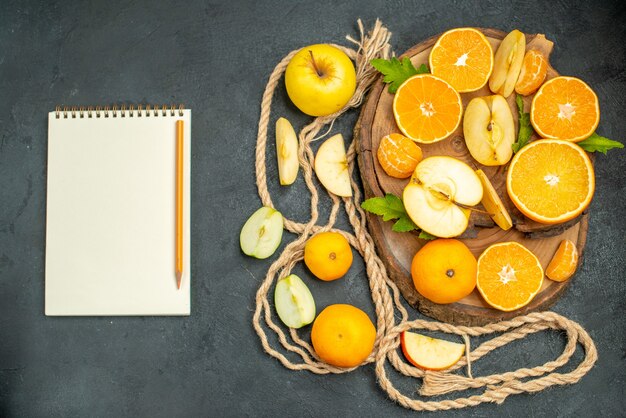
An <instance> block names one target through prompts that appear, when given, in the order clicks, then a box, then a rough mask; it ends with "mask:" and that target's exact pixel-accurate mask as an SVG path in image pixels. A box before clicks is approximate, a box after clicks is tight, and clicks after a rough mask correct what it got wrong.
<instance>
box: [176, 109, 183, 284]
mask: <svg viewBox="0 0 626 418" xmlns="http://www.w3.org/2000/svg"><path fill="white" fill-rule="evenodd" d="M183 132H184V125H183V121H182V120H177V121H176V283H177V285H178V288H179V289H180V286H181V283H182V278H183Z"/></svg>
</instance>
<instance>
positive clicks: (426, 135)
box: [393, 74, 463, 144]
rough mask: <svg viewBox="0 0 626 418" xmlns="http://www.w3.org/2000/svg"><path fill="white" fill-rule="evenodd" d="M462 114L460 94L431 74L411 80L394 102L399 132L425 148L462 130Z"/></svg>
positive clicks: (396, 95) (403, 84)
mask: <svg viewBox="0 0 626 418" xmlns="http://www.w3.org/2000/svg"><path fill="white" fill-rule="evenodd" d="M462 114H463V104H462V103H461V96H460V95H459V93H458V92H457V91H456V90H454V89H453V88H452V86H450V84H448V83H446V82H445V81H443V80H442V79H440V78H438V77H435V76H433V75H430V74H419V75H415V76H413V77H411V78H409V79H408V80H406V81H405V82H404V83H402V85H401V86H400V87H399V88H398V91H396V94H395V96H394V98H393V115H394V117H395V118H396V123H397V124H398V128H400V130H401V131H402V133H403V134H404V135H406V136H407V137H409V138H410V139H412V140H413V141H417V142H421V143H425V144H428V143H433V142H437V141H441V140H442V139H445V138H447V137H448V136H449V135H450V134H451V133H452V132H454V131H455V130H456V128H457V127H458V126H459V123H460V122H461V115H462Z"/></svg>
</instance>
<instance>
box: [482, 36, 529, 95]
mask: <svg viewBox="0 0 626 418" xmlns="http://www.w3.org/2000/svg"><path fill="white" fill-rule="evenodd" d="M525 54H526V36H525V35H524V34H523V33H522V32H520V31H518V30H517V29H515V30H513V31H511V32H510V33H509V34H508V35H507V36H505V37H504V39H503V40H502V42H501V43H500V46H498V50H497V51H496V55H495V57H494V64H493V72H492V73H491V77H490V78H489V89H490V90H491V91H492V92H494V93H497V94H501V95H502V96H504V97H509V95H510V94H511V93H513V90H514V89H515V83H517V78H518V77H519V73H520V71H521V70H522V62H523V61H524V55H525Z"/></svg>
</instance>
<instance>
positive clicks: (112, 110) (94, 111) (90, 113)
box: [54, 104, 184, 119]
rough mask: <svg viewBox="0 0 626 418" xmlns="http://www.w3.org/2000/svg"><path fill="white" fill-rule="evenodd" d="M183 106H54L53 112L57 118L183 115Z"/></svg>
mask: <svg viewBox="0 0 626 418" xmlns="http://www.w3.org/2000/svg"><path fill="white" fill-rule="evenodd" d="M183 110H184V106H183V105H182V104H180V105H178V106H177V105H174V104H172V105H169V106H168V105H149V104H147V105H142V104H138V105H132V104H131V105H125V104H122V105H112V106H95V107H94V106H86V107H85V106H56V107H55V108H54V113H55V116H56V118H57V119H61V118H63V119H69V118H71V119H76V118H80V119H83V118H85V117H86V118H101V117H104V118H108V117H113V118H117V117H120V118H125V117H130V118H132V117H150V116H154V117H158V116H168V111H169V116H176V113H177V111H178V115H179V116H183Z"/></svg>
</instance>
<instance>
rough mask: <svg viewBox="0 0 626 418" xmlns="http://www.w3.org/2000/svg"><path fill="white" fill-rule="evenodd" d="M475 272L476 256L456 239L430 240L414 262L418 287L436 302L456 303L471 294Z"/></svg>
mask: <svg viewBox="0 0 626 418" xmlns="http://www.w3.org/2000/svg"><path fill="white" fill-rule="evenodd" d="M476 273H477V269H476V257H474V254H472V252H471V251H470V250H469V248H467V246H466V245H465V244H463V243H462V242H461V241H459V240H456V239H436V240H434V241H430V242H429V243H427V244H426V245H424V246H423V247H422V248H421V249H420V250H419V251H418V252H417V254H415V257H413V262H412V263H411V276H412V277H413V284H414V285H415V288H416V289H417V291H418V292H419V293H420V294H421V295H422V296H424V297H425V298H426V299H428V300H431V301H433V302H435V303H453V302H456V301H458V300H460V299H463V298H464V297H465V296H467V295H469V294H470V293H472V290H474V287H476Z"/></svg>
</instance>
